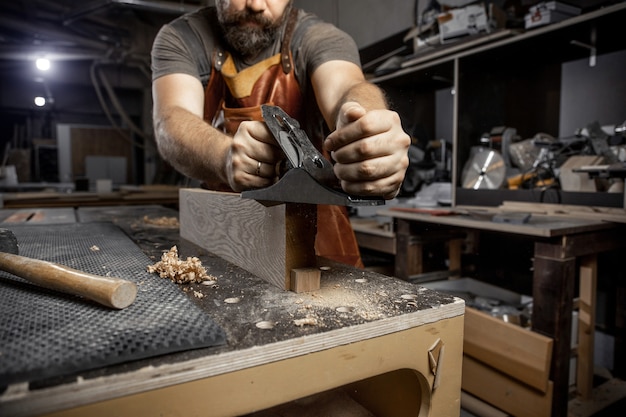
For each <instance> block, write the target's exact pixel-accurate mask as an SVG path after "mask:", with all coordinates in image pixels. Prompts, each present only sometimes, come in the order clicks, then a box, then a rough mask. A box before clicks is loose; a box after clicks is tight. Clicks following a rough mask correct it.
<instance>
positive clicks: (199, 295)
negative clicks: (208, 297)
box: [193, 291, 204, 298]
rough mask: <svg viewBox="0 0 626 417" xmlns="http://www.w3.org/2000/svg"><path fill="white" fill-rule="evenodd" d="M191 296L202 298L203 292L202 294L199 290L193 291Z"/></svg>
mask: <svg viewBox="0 0 626 417" xmlns="http://www.w3.org/2000/svg"><path fill="white" fill-rule="evenodd" d="M193 296H194V297H196V298H204V294H202V293H201V292H200V291H194V292H193Z"/></svg>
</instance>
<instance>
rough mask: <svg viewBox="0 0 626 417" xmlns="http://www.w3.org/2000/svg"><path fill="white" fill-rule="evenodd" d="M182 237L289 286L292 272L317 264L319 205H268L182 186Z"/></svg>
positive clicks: (285, 286) (263, 277)
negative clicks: (316, 241) (316, 236)
mask: <svg viewBox="0 0 626 417" xmlns="http://www.w3.org/2000/svg"><path fill="white" fill-rule="evenodd" d="M179 204H180V209H179V210H180V235H181V237H182V238H184V239H187V240H189V241H190V242H192V243H195V244H196V245H198V246H200V247H202V248H204V249H206V250H208V251H209V252H212V253H214V254H215V255H217V256H219V257H221V258H223V259H226V260H227V261H229V262H232V263H233V264H235V265H237V266H239V267H241V268H243V269H245V270H246V271H248V272H251V273H252V274H254V275H256V276H258V277H259V278H262V279H263V280H265V281H267V282H269V283H271V284H274V285H276V286H277V287H279V288H282V289H286V290H288V289H289V288H290V282H291V270H292V269H295V268H308V267H312V266H315V264H316V259H315V227H316V224H317V215H316V213H317V207H316V206H314V205H310V204H280V205H276V206H272V207H265V206H263V205H262V204H260V203H258V202H257V201H255V200H249V199H242V198H241V195H240V194H238V193H224V192H215V191H207V190H201V189H181V190H180V203H179Z"/></svg>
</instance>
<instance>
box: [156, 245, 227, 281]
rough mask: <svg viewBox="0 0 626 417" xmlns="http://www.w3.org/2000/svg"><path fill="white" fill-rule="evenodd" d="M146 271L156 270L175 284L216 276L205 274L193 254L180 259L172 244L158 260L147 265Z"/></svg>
mask: <svg viewBox="0 0 626 417" xmlns="http://www.w3.org/2000/svg"><path fill="white" fill-rule="evenodd" d="M148 272H150V273H155V272H156V273H158V274H159V276H160V277H161V278H169V279H170V280H172V281H174V282H175V283H177V284H185V283H188V282H202V281H207V280H212V281H215V280H217V278H215V277H213V276H211V275H209V274H207V272H206V269H205V268H204V267H203V266H202V262H201V261H200V259H198V258H196V257H195V256H193V257H187V259H186V260H181V259H180V258H179V257H178V248H177V247H176V246H172V248H171V249H170V250H169V251H168V252H165V253H163V255H162V256H161V260H160V261H159V262H157V263H155V264H154V265H149V266H148Z"/></svg>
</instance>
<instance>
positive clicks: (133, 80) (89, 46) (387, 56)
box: [0, 0, 626, 370]
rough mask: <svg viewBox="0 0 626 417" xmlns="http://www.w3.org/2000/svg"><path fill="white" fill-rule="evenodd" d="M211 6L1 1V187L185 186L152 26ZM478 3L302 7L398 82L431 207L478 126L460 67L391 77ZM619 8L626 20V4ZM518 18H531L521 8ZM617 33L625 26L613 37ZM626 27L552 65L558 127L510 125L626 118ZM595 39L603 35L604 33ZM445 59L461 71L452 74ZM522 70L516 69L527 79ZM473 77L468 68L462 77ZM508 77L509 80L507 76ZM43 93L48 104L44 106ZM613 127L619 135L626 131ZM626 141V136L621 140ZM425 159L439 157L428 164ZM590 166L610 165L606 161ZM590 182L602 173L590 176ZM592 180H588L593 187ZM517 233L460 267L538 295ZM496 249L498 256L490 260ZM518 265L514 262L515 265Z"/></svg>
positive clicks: (612, 324) (606, 345)
mask: <svg viewBox="0 0 626 417" xmlns="http://www.w3.org/2000/svg"><path fill="white" fill-rule="evenodd" d="M211 3H212V1H210V0H182V1H174V0H171V1H167V0H93V1H85V0H13V1H3V2H0V157H1V158H2V163H1V165H0V190H1V191H2V192H6V191H31V190H36V191H38V190H44V189H48V188H49V187H51V188H54V189H56V190H59V191H62V192H68V193H69V192H71V191H74V190H76V191H77V190H79V189H82V190H94V189H95V188H96V187H97V186H98V185H99V180H102V179H107V180H109V181H110V187H111V188H110V189H120V188H121V187H132V186H136V187H140V186H149V185H160V184H164V185H184V184H185V182H184V179H181V177H180V176H179V175H177V174H176V173H175V172H173V171H172V170H171V168H170V167H168V166H167V165H166V164H163V163H162V161H161V160H160V158H159V156H158V154H157V152H156V149H155V146H154V140H153V132H152V118H151V112H152V99H151V85H150V77H151V76H150V48H151V45H152V40H153V38H154V35H155V34H156V32H157V31H158V30H159V28H160V27H161V26H162V25H163V24H164V23H166V22H168V21H171V20H172V19H174V18H175V17H176V16H179V15H180V14H182V13H185V12H188V11H192V10H195V9H196V8H198V7H200V6H202V5H205V4H211ZM477 3H478V2H475V1H468V0H446V1H439V2H437V1H433V0H419V1H418V0H416V1H411V0H385V1H382V0H358V1H353V0H295V5H296V6H298V7H302V8H304V9H306V10H309V11H311V12H314V13H316V14H318V15H319V16H320V17H322V18H324V19H325V20H327V21H330V22H332V23H334V24H336V25H337V26H338V27H340V28H341V29H343V30H345V31H346V32H348V33H349V34H350V35H352V36H353V37H354V39H355V40H356V42H357V44H358V46H359V48H361V52H362V61H363V64H364V68H365V69H366V72H367V75H368V76H369V77H372V78H373V79H378V80H379V81H380V85H381V86H382V87H383V88H385V89H388V91H389V95H390V99H391V103H392V105H393V106H394V107H396V108H397V109H398V110H399V112H400V114H401V116H402V118H403V124H404V126H405V128H406V129H407V131H408V132H409V133H410V134H411V135H412V136H413V137H414V139H415V144H416V145H419V146H416V147H415V148H414V149H412V150H414V151H415V152H416V155H413V156H414V158H415V161H413V162H414V164H413V165H412V169H413V171H411V172H412V175H414V176H412V177H411V178H409V180H410V181H408V183H407V184H406V185H405V187H404V189H403V192H404V195H402V197H404V198H407V199H411V198H413V197H414V196H415V192H416V191H419V190H420V188H421V189H422V190H427V189H430V190H433V193H439V192H440V191H441V190H443V192H444V194H445V193H446V191H447V192H448V194H445V196H443V197H442V196H441V195H439V196H435V197H433V195H432V194H430V195H428V194H422V195H420V196H418V200H419V199H420V198H425V199H426V201H424V200H419V201H418V200H414V201H416V204H417V205H418V206H419V205H420V204H418V203H421V205H422V206H423V207H429V208H430V207H432V206H431V205H430V203H431V202H432V201H433V200H432V198H434V199H435V206H437V207H440V206H445V207H448V206H449V204H450V199H451V197H450V195H449V193H450V190H449V183H450V181H451V179H452V177H453V176H454V175H455V174H456V180H457V181H460V180H462V178H461V168H462V167H463V165H464V163H465V158H461V157H459V158H460V159H459V160H457V161H456V166H457V167H456V173H455V172H453V171H454V168H455V167H453V163H452V160H453V156H452V155H453V154H454V152H456V150H451V149H450V146H451V144H452V142H453V137H454V134H455V133H454V129H455V123H459V124H463V123H466V124H468V123H469V122H468V121H467V120H464V119H463V115H462V114H461V115H458V114H455V108H454V106H455V101H454V100H453V97H454V94H455V93H456V91H455V85H453V82H452V81H451V79H450V78H447V77H448V76H449V75H450V74H451V73H452V72H453V71H454V68H452V65H450V68H448V67H445V68H444V69H445V71H444V73H445V76H441V75H440V74H439V73H438V72H437V71H438V70H439V69H440V68H439V67H438V66H433V74H430V73H428V69H427V70H425V71H424V72H425V73H426V75H427V76H429V77H430V78H431V79H430V80H429V86H428V87H427V88H426V89H427V90H428V91H427V92H424V91H422V87H423V86H422V85H421V84H420V85H415V86H413V85H411V87H410V89H409V90H407V89H406V85H407V84H406V83H407V81H406V77H408V76H410V74H408V75H407V76H405V77H404V78H402V77H398V78H391V77H389V78H386V77H388V76H389V74H390V73H391V72H393V71H397V70H402V69H404V68H406V67H403V66H402V65H403V64H401V63H399V61H398V58H401V61H402V62H409V61H410V59H411V58H415V59H419V58H420V55H419V53H417V52H416V51H414V50H412V47H414V44H413V42H417V40H416V39H417V37H416V36H413V37H411V36H410V34H411V32H412V31H414V30H415V28H416V27H417V26H418V23H420V18H422V17H423V15H424V13H425V12H426V11H429V10H430V11H433V10H436V9H437V7H438V6H439V5H440V4H444V5H445V6H446V7H449V8H463V7H465V6H467V5H472V4H477ZM537 3H539V2H538V1H533V0H494V1H485V2H484V4H486V5H487V7H489V6H495V7H497V8H499V9H500V10H502V11H504V13H506V12H507V11H509V10H512V9H517V10H524V11H525V12H527V11H528V9H529V7H530V6H531V5H534V4H537ZM564 3H567V4H568V5H571V6H574V7H577V8H579V10H581V11H583V12H586V11H589V10H597V9H599V8H601V7H608V6H613V5H616V4H620V3H623V2H621V1H610V0H608V1H607V0H589V1H583V0H568V1H564ZM480 4H483V3H480ZM619 12H620V13H621V16H622V17H623V16H624V12H623V10H620V11H619ZM517 17H518V18H520V22H519V23H520V24H521V25H522V27H523V25H524V17H523V14H522V16H521V17H520V16H519V15H518V16H517ZM515 29H520V28H519V27H518V28H515ZM600 30H608V29H606V28H604V29H602V28H600ZM615 32H617V30H609V32H608V33H615ZM604 33H605V32H601V34H604ZM621 36H622V37H621V38H619V37H618V36H616V37H614V38H613V39H606V38H602V37H601V36H600V38H598V39H597V41H598V43H599V45H601V44H603V43H610V44H611V47H610V48H609V49H610V50H609V52H607V53H601V54H599V55H597V56H596V55H595V52H594V51H595V49H594V48H592V47H590V45H587V44H583V45H582V46H579V48H580V49H578V51H579V52H580V53H578V54H577V55H576V57H575V58H574V59H571V60H566V61H564V62H562V63H559V64H558V65H557V66H556V67H554V66H551V67H550V71H554V73H552V74H550V75H549V76H550V77H552V78H551V79H557V80H558V83H559V87H558V89H557V90H556V91H554V90H550V91H549V95H550V97H549V98H548V101H550V102H552V103H558V107H557V108H556V110H554V111H553V112H556V113H557V114H547V115H546V119H548V118H550V120H549V121H548V123H547V124H548V125H550V126H553V127H554V128H553V130H552V131H549V132H539V131H533V132H523V129H524V126H512V127H513V128H517V129H518V133H519V132H520V131H522V133H523V134H525V135H526V136H524V138H530V137H532V135H534V134H538V135H548V136H549V139H550V140H552V139H554V138H570V139H571V138H573V137H575V135H576V134H577V132H580V131H581V130H582V129H585V128H587V129H588V128H589V127H590V126H592V125H593V124H594V123H596V124H597V125H598V126H602V127H604V126H607V127H611V126H618V125H620V124H622V126H623V123H624V121H625V119H626V82H624V78H625V77H624V68H625V67H626V45H624V43H623V34H622V35H621ZM437 37H439V35H437ZM585 37H587V34H585ZM591 40H592V41H594V42H595V41H596V39H594V38H593V36H592V39H591ZM620 42H621V47H620ZM615 45H617V47H615ZM591 46H594V45H591ZM511 48H514V46H511ZM592 49H593V50H592ZM588 50H589V51H588ZM537 52H538V53H537V55H536V57H535V56H532V55H526V57H525V58H523V59H525V62H523V63H521V64H520V63H519V62H518V61H504V62H503V61H502V60H500V61H496V60H494V61H493V62H482V63H480V66H477V68H480V71H482V70H484V71H485V72H487V71H488V69H489V67H490V66H492V67H494V68H497V69H498V70H499V71H503V70H505V69H514V68H513V67H514V66H515V65H517V64H520V68H523V69H526V68H534V67H541V65H542V60H543V59H544V58H545V56H546V55H549V54H551V53H553V52H555V53H556V52H557V51H552V50H549V51H545V50H544V51H537ZM512 54H514V52H512ZM592 56H593V65H592V64H591V60H592V59H591V57H592ZM40 58H47V59H48V60H49V63H50V68H49V69H43V70H42V69H39V68H37V66H36V63H37V61H38V59H40ZM507 59H508V58H507ZM477 64H478V62H477ZM417 65H421V63H419V64H417ZM509 66H510V67H509ZM555 68H556V69H555ZM448 69H451V70H452V71H450V72H446V71H448ZM521 71H522V70H519V71H517V72H514V74H516V76H517V75H520V72H521ZM478 72H479V70H476V73H471V72H468V73H467V74H470V76H474V77H477V78H476V79H479V80H481V81H489V78H488V77H487V76H486V75H485V78H481V77H480V74H478ZM465 75H466V74H461V81H463V78H462V76H465ZM514 77H515V76H512V77H511V78H514ZM503 78H505V77H503ZM497 81H498V82H499V83H501V84H502V85H505V84H506V82H508V81H507V80H502V79H498V80H497ZM540 81H543V79H541V80H540ZM433 82H434V83H435V85H436V87H435V88H433V87H432V84H433ZM465 82H467V79H466V80H465ZM538 84H541V82H538ZM483 87H484V88H483ZM539 88H541V85H540V86H539V87H537V88H532V89H529V90H527V91H525V90H524V88H523V87H521V88H520V87H519V86H517V90H516V91H515V92H516V93H517V94H519V97H517V98H513V99H510V98H509V103H508V104H509V105H510V102H517V101H519V102H520V103H524V102H527V100H528V97H526V96H525V94H528V95H532V94H534V93H536V92H537V90H538V89H539ZM479 90H483V91H479ZM407 91H410V93H411V94H415V97H417V99H416V98H415V97H411V98H410V99H408V98H407V96H406V94H408V93H407ZM471 91H472V92H475V93H476V97H480V100H477V101H476V104H475V107H473V108H472V109H473V110H476V108H477V107H483V108H490V107H496V106H495V105H493V104H492V103H490V102H488V101H487V100H484V99H485V97H488V95H489V94H490V93H491V91H490V90H489V86H488V85H487V82H485V83H484V85H483V83H477V85H476V86H475V87H474V89H472V90H471ZM422 95H427V96H428V97H429V100H428V101H420V99H419V98H421V97H422ZM36 98H37V100H39V101H37V102H36ZM531 101H532V100H531ZM541 110H543V109H540V110H539V111H541ZM423 120H426V122H423ZM490 128H493V130H492V131H490V132H486V133H487V138H486V139H487V140H490V139H491V140H494V139H495V138H500V137H503V136H504V133H506V132H507V131H506V130H498V129H505V128H506V127H503V126H490ZM508 132H512V131H511V130H509V131H508ZM622 132H623V130H622ZM478 133H479V134H480V133H483V132H478ZM513 135H515V133H513ZM609 136H610V135H609ZM616 137H617V138H618V139H619V135H616ZM623 137H624V136H623V133H622V136H621V138H622V140H623ZM480 139H482V138H480V137H479V135H477V136H476V137H473V138H472V140H475V144H479V141H480ZM518 139H519V138H518ZM436 143H439V145H436ZM520 143H521V142H520ZM464 147H465V149H464V152H465V153H467V154H469V152H470V149H469V148H470V145H469V144H467V143H465V144H464ZM442 151H443V152H442ZM429 152H430V153H429ZM625 153H626V151H624V152H623V153H622V154H621V155H620V156H619V158H621V159H620V162H622V163H623V161H624V159H626V157H625V156H624V154H625ZM468 156H470V155H468ZM585 157H586V159H584V161H585V163H591V162H590V161H592V158H589V155H586V156H585ZM437 158H440V160H437ZM425 160H426V161H427V162H430V163H431V165H428V166H426V165H424V164H423V162H424V161H425ZM593 163H596V164H599V161H598V160H597V158H596V159H593ZM433 167H434V168H433ZM575 178H577V179H578V178H579V177H575ZM590 182H591V183H594V181H593V180H591V181H590ZM441 184H447V185H448V187H446V186H442V185H441ZM615 184H619V182H616V183H615ZM429 186H432V187H429ZM584 186H585V187H588V186H591V185H590V184H588V183H585V184H584ZM593 186H594V187H595V184H594V185H593ZM435 187H439V188H437V189H436V188H435ZM622 187H623V182H622ZM607 188H608V186H607ZM594 191H595V190H594ZM597 194H603V195H602V196H599V201H600V202H601V204H600V205H604V203H605V202H607V201H608V202H609V203H610V204H609V205H612V206H615V205H614V204H613V203H614V202H615V201H616V199H615V198H612V197H614V196H615V195H607V194H608V193H597ZM463 195H466V194H463ZM481 195H482V194H481ZM616 195H617V196H618V199H617V201H618V205H617V207H620V208H624V204H625V203H624V197H623V188H622V191H621V194H620V193H619V190H618V192H617V193H616ZM587 197H588V196H586V198H587ZM604 197H607V198H606V199H605V198H604ZM574 198H575V197H574ZM7 201H8V200H5V203H6V202H7ZM592 201H595V200H592ZM359 214H364V215H366V216H367V214H368V213H367V211H363V212H357V213H356V215H357V216H358V215H359ZM387 226H388V225H387ZM387 226H386V227H387ZM507 242H508V243H509V244H507V245H502V244H501V239H500V238H499V237H497V236H494V235H489V234H485V235H483V236H482V237H481V241H480V242H473V241H471V240H470V241H465V242H464V245H465V247H464V254H463V265H464V269H463V271H462V272H463V274H464V275H465V273H467V274H472V273H474V274H477V271H479V273H480V274H481V278H483V279H484V280H485V281H486V282H489V283H492V284H498V283H502V281H506V284H507V285H508V287H509V288H508V289H510V290H512V291H515V292H517V293H521V294H529V293H531V289H530V288H529V286H530V279H529V277H530V276H531V275H532V253H533V252H532V250H533V242H532V241H531V240H528V239H523V238H519V239H518V238H510V239H508V240H507ZM479 243H480V245H481V246H480V247H481V252H480V253H470V252H471V246H472V245H476V247H477V246H478V244H479ZM433 246H434V247H433V249H432V250H431V251H429V252H428V256H429V258H428V259H426V261H427V262H431V263H432V264H433V265H434V266H433V269H442V268H443V269H445V268H446V267H447V265H446V262H449V260H446V259H445V253H443V249H442V248H443V246H441V245H439V246H441V247H439V246H437V245H433ZM485 253H489V254H490V256H489V257H486V256H480V255H483V254H485ZM364 258H365V259H366V260H367V261H368V266H371V268H372V269H374V268H379V270H380V271H383V272H384V273H386V274H392V273H393V270H391V271H390V270H389V265H390V264H392V263H393V257H392V256H389V254H385V253H380V251H371V252H370V251H367V250H365V249H364ZM617 258H618V257H616V256H614V255H608V256H606V257H604V255H603V257H602V263H601V265H602V266H601V267H600V270H599V281H598V292H597V316H596V324H597V329H598V332H596V342H595V353H594V363H595V365H596V366H597V367H598V368H602V369H608V370H612V369H613V368H614V366H615V364H614V363H613V358H614V357H615V356H616V355H615V353H616V352H615V351H614V338H613V335H614V334H615V332H616V331H621V332H623V331H624V324H623V323H617V322H616V320H617V319H616V316H615V308H616V301H615V298H614V296H615V294H614V289H615V287H614V283H615V281H616V280H618V279H621V278H623V277H624V268H623V265H622V263H621V261H623V260H620V259H617ZM435 264H437V265H435ZM511 267H513V269H514V272H512V273H511V272H506V273H505V272H504V271H505V270H507V269H508V270H510V269H511ZM472 268H473V269H472ZM619 326H621V327H619ZM618 353H619V352H618Z"/></svg>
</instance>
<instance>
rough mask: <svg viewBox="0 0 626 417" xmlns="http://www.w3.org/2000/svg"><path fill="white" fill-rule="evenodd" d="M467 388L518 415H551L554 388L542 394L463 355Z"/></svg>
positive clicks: (464, 384)
mask: <svg viewBox="0 0 626 417" xmlns="http://www.w3.org/2000/svg"><path fill="white" fill-rule="evenodd" d="M461 386H462V388H463V391H467V392H469V393H470V394H472V395H474V396H476V397H478V398H480V399H482V400H484V401H487V402H488V403H489V404H492V405H494V406H496V407H497V408H499V409H501V410H503V411H505V412H507V413H509V414H511V415H514V416H527V417H549V416H550V414H551V410H552V388H553V384H552V382H551V381H550V383H549V384H548V391H547V392H546V393H542V392H540V391H537V390H535V389H532V388H530V387H528V386H527V385H524V384H522V383H520V382H518V381H516V380H514V379H512V378H509V377H507V376H506V375H505V374H502V373H500V372H498V371H496V370H495V369H493V368H491V367H489V366H486V365H484V364H483V363H481V362H479V361H477V360H475V359H473V358H471V357H469V356H467V355H464V356H463V382H462V385H461Z"/></svg>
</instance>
